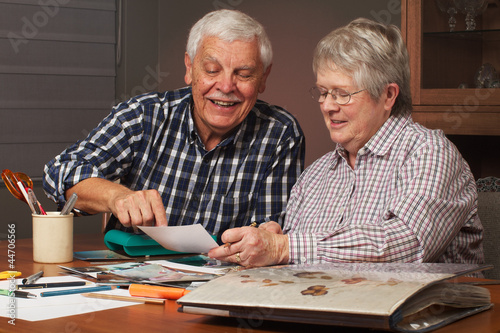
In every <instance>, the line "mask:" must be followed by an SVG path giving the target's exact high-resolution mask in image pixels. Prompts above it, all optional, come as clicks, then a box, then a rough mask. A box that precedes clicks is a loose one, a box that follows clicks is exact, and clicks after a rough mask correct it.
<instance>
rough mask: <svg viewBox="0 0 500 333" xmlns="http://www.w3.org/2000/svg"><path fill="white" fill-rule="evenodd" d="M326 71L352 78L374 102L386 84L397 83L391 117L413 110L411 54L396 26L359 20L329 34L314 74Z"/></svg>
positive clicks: (319, 49) (319, 51) (318, 49)
mask: <svg viewBox="0 0 500 333" xmlns="http://www.w3.org/2000/svg"><path fill="white" fill-rule="evenodd" d="M325 68H329V69H333V70H338V71H341V72H342V73H344V74H346V75H349V76H351V77H352V78H353V81H354V84H355V85H356V86H357V88H359V89H366V90H367V91H368V92H369V94H370V96H371V97H372V99H374V100H377V99H378V98H380V96H381V94H382V92H383V90H384V88H385V86H386V85H387V84H389V83H396V84H397V85H398V86H399V95H398V96H397V98H396V102H395V103H394V107H393V109H392V114H394V115H400V114H405V113H409V112H411V110H412V100H411V90H410V65H409V58H408V51H407V50H406V46H405V44H404V42H403V38H402V37H401V32H400V30H399V29H398V28H397V27H396V26H394V25H384V24H381V23H378V22H375V21H372V20H368V19H364V18H359V19H356V20H354V21H352V22H351V23H349V24H348V25H346V26H344V27H341V28H338V29H336V30H334V31H332V32H330V33H329V34H328V35H326V36H325V37H324V38H323V39H322V40H321V41H320V42H319V43H318V46H317V47H316V50H315V52H314V59H313V70H314V73H315V74H317V73H318V71H320V70H322V69H325Z"/></svg>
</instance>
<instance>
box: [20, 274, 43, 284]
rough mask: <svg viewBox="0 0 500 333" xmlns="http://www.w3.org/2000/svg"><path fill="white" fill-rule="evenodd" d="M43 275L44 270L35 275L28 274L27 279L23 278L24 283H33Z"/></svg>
mask: <svg viewBox="0 0 500 333" xmlns="http://www.w3.org/2000/svg"><path fill="white" fill-rule="evenodd" d="M42 275H43V271H40V272H38V273H35V274H33V275H30V276H28V277H27V278H26V279H23V284H31V283H33V282H35V281H36V280H38V279H39V278H40V277H41V276H42Z"/></svg>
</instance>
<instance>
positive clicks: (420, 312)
mask: <svg viewBox="0 0 500 333" xmlns="http://www.w3.org/2000/svg"><path fill="white" fill-rule="evenodd" d="M484 268H485V267H479V266H477V265H462V264H397V263H394V264H393V263H378V264H374V263H351V264H343V263H342V264H321V265H307V266H306V265H303V266H275V267H266V268H255V269H248V270H244V271H241V272H232V273H228V274H226V275H225V276H222V277H219V278H216V279H214V280H212V281H210V282H208V283H206V284H204V285H202V286H200V287H198V288H197V289H196V290H194V291H192V292H191V293H189V294H187V295H185V296H184V297H182V298H181V299H179V300H178V303H179V304H180V305H181V308H180V309H179V311H182V312H186V313H195V314H207V315H217V316H226V317H241V318H264V319H268V320H278V321H291V322H301V323H312V324H322V325H325V324H328V325H340V326H356V327H368V328H375V329H386V330H394V331H401V332H425V331H429V330H431V329H435V328H437V327H440V326H443V325H446V324H448V323H450V322H453V321H455V320H458V319H460V318H463V317H466V316H469V315H472V314H474V313H477V312H480V311H484V310H486V309H489V308H490V307H491V306H492V304H491V302H490V294H489V290H488V289H486V288H482V287H478V286H474V285H470V284H461V283H454V282H451V281H449V280H450V279H452V278H454V277H457V276H460V275H464V274H468V273H471V272H474V271H478V270H481V269H484Z"/></svg>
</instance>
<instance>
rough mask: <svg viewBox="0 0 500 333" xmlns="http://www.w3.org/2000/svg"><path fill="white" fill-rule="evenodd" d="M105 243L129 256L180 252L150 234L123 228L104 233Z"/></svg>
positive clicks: (113, 249) (111, 248)
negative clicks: (138, 233) (166, 246)
mask: <svg viewBox="0 0 500 333" xmlns="http://www.w3.org/2000/svg"><path fill="white" fill-rule="evenodd" d="M104 244H106V246H107V247H108V248H109V249H110V250H112V251H124V252H125V253H126V254H128V255H129V256H155V255H167V254H180V253H181V252H176V251H171V250H167V249H166V248H164V247H163V246H161V245H160V244H159V243H158V242H156V241H155V240H154V239H152V238H151V237H149V236H148V235H137V234H133V233H129V232H125V231H121V230H110V231H108V232H107V233H106V235H104Z"/></svg>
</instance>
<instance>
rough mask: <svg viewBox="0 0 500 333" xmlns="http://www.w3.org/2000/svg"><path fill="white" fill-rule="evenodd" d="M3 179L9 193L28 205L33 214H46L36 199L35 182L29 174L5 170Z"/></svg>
mask: <svg viewBox="0 0 500 333" xmlns="http://www.w3.org/2000/svg"><path fill="white" fill-rule="evenodd" d="M2 179H3V182H4V183H5V186H7V188H8V189H9V192H10V193H11V194H12V195H13V196H14V197H15V198H17V199H19V200H21V201H24V202H25V203H27V204H28V206H30V208H31V211H32V212H33V214H43V215H45V214H46V213H45V211H44V210H43V208H42V206H41V205H40V203H39V202H38V200H37V199H36V196H35V192H33V181H32V180H31V178H30V177H29V176H28V175H27V174H25V173H22V172H12V171H10V170H8V169H4V170H3V171H2ZM21 186H22V187H23V188H21Z"/></svg>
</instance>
